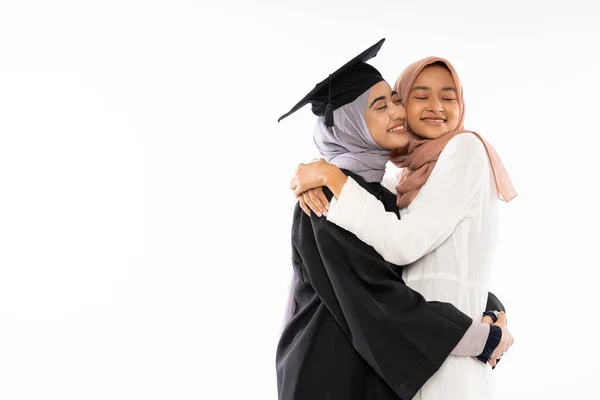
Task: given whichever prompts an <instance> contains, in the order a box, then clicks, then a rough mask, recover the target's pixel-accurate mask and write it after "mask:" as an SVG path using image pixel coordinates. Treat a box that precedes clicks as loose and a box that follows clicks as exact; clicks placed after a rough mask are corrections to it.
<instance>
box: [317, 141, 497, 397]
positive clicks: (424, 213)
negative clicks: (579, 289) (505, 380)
mask: <svg viewBox="0 0 600 400" xmlns="http://www.w3.org/2000/svg"><path fill="white" fill-rule="evenodd" d="M389 182H390V179H388V180H387V182H385V183H389ZM396 182H397V181H396ZM386 186H387V185H386ZM392 186H395V184H394V185H392ZM497 203H498V194H497V190H496V185H495V182H494V177H493V173H492V170H491V167H490V164H489V160H488V156H487V152H486V150H485V147H484V146H483V143H482V142H481V141H480V140H479V139H477V137H475V136H474V135H473V134H470V133H463V134H460V135H457V136H456V137H454V138H453V139H451V140H450V141H449V142H448V144H447V145H446V147H445V148H444V150H443V151H442V153H441V154H440V156H439V159H438V161H437V163H436V165H435V167H434V169H433V171H432V172H431V175H430V176H429V178H428V179H427V182H426V183H425V184H424V185H423V187H422V188H421V190H420V191H419V193H418V195H417V197H416V198H415V200H413V202H412V203H411V204H410V205H409V206H408V207H407V208H406V209H403V210H401V211H400V215H401V219H398V218H397V217H396V215H395V214H394V213H392V212H386V211H385V209H384V208H383V204H381V202H379V200H377V199H376V198H375V197H374V196H372V195H370V194H369V193H368V192H367V191H366V190H364V189H363V188H362V187H361V186H360V185H358V183H356V181H354V180H353V179H351V178H348V181H347V182H346V184H344V187H343V189H342V192H341V193H340V196H339V198H338V199H335V198H334V199H332V201H331V204H330V207H329V210H328V214H327V219H328V220H329V221H331V222H333V223H335V224H336V225H338V226H340V227H342V228H344V229H346V230H348V231H350V232H352V233H354V234H355V235H356V236H357V237H358V238H359V239H360V240H362V241H363V242H365V243H367V244H368V245H370V246H372V247H373V248H374V249H375V250H376V251H377V252H378V253H379V254H380V255H381V256H382V257H383V258H384V259H385V260H386V261H389V262H391V263H393V264H398V265H408V266H407V267H406V268H404V271H403V275H402V277H403V279H404V280H405V282H406V284H407V285H408V286H409V287H411V288H412V289H414V290H416V291H417V292H419V293H421V294H422V295H423V296H424V297H425V299H427V300H428V301H442V302H447V303H451V304H453V305H455V306H456V307H457V308H458V309H459V310H461V311H462V312H463V313H465V314H467V315H468V316H470V317H471V318H473V319H474V321H479V320H480V319H481V315H482V313H483V311H485V306H486V303H487V295H488V291H489V277H490V269H491V265H492V257H493V253H494V249H495V243H496V231H497ZM409 264H410V265H409ZM489 372H490V368H489V366H488V365H486V364H483V363H480V362H479V361H477V360H475V359H472V358H471V357H457V356H449V358H448V359H447V360H446V361H445V362H444V364H443V365H442V368H440V370H439V371H438V372H437V373H436V374H435V375H434V376H433V377H432V378H431V379H430V380H429V381H428V382H427V384H426V385H425V386H424V387H423V388H422V389H421V391H420V392H419V394H418V395H417V396H416V397H415V399H439V398H444V399H454V398H456V399H486V398H489V396H490V387H489V384H490V382H489Z"/></svg>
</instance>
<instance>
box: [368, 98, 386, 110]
mask: <svg viewBox="0 0 600 400" xmlns="http://www.w3.org/2000/svg"><path fill="white" fill-rule="evenodd" d="M379 100H385V96H379V97H378V98H376V99H375V100H373V101H372V102H371V104H370V105H369V108H371V107H373V105H374V104H375V103H377V102H378V101H379Z"/></svg>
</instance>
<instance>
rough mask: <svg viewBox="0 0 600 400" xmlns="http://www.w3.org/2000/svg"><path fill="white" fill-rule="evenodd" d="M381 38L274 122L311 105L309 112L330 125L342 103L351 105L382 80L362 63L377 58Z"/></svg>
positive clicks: (377, 72)
mask: <svg viewBox="0 0 600 400" xmlns="http://www.w3.org/2000/svg"><path fill="white" fill-rule="evenodd" d="M384 41H385V39H381V40H380V41H379V42H377V43H375V44H374V45H373V46H371V47H369V48H368V49H367V50H365V51H363V52H362V53H360V54H359V55H358V56H356V57H354V58H353V59H352V60H350V61H349V62H348V63H346V64H345V65H344V66H343V67H341V68H340V69H338V70H337V71H335V72H334V73H333V74H331V75H329V76H328V77H327V78H325V79H324V80H323V81H321V82H319V83H317V84H316V86H315V87H314V89H313V90H311V91H310V92H309V93H308V94H307V95H306V96H304V98H303V99H302V100H300V102H299V103H298V104H296V105H295V106H294V107H292V109H291V110H290V111H289V112H287V113H286V114H284V115H282V116H281V117H279V119H278V120H277V122H279V121H281V120H282V119H284V118H285V117H287V116H289V115H291V114H293V113H295V112H296V111H298V110H299V109H301V108H302V107H304V106H305V105H306V104H307V103H311V104H312V112H313V113H314V114H315V115H317V116H319V117H322V116H325V125H326V126H327V127H331V126H333V111H334V110H337V109H338V108H340V107H341V106H343V105H344V104H348V103H351V102H353V101H354V100H356V99H357V98H358V96H360V95H361V94H363V93H364V92H365V91H367V89H369V88H370V87H371V86H373V85H375V84H376V83H379V82H381V81H383V77H382V76H381V74H380V73H379V71H377V70H376V69H375V68H374V67H373V66H371V65H369V64H367V63H366V61H368V60H370V59H371V58H373V57H375V56H376V55H377V52H378V51H379V49H381V46H382V45H383V42H384Z"/></svg>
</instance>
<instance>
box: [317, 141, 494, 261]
mask: <svg viewBox="0 0 600 400" xmlns="http://www.w3.org/2000/svg"><path fill="white" fill-rule="evenodd" d="M488 173H489V162H488V158H487V154H486V152H485V148H484V146H483V144H482V143H481V141H480V140H479V139H477V138H476V137H475V136H474V135H472V134H470V133H465V134H460V135H457V136H456V137H454V138H453V139H452V140H450V142H448V144H447V145H446V148H445V149H444V150H443V152H442V153H441V154H440V157H439V159H438V161H437V164H436V166H435V167H434V169H433V171H432V173H431V175H430V176H429V179H428V180H427V183H426V184H425V185H424V186H423V187H422V188H421V190H420V192H419V194H418V197H419V207H416V208H415V209H414V210H413V209H410V207H409V209H408V210H407V211H408V212H407V213H405V214H404V215H403V218H402V219H401V220H399V219H398V218H397V217H396V215H395V214H394V213H392V212H386V211H385V209H384V208H383V204H381V202H380V201H379V200H377V199H376V198H375V197H374V196H372V195H371V194H369V193H368V192H367V191H366V190H364V189H363V188H362V187H361V186H360V185H358V183H356V181H354V180H353V179H351V178H348V181H347V182H346V183H345V184H344V187H343V189H342V192H341V193H340V196H339V198H338V199H333V200H332V202H331V204H330V207H329V211H328V214H327V219H328V220H329V221H331V222H333V223H334V224H336V225H338V226H340V227H342V228H344V229H346V230H348V231H350V232H352V233H354V234H355V235H356V236H357V237H358V238H359V239H360V240H362V241H363V242H365V243H367V244H368V245H370V246H372V247H373V248H374V249H375V250H376V251H377V252H378V253H379V254H380V255H381V256H382V257H383V258H384V259H385V260H386V261H389V262H391V263H393V264H397V265H407V264H410V263H412V262H414V261H416V260H417V259H419V258H421V257H423V256H424V255H426V254H428V253H429V252H430V251H432V250H433V249H435V248H436V247H437V246H439V245H440V244H442V243H443V242H444V241H445V240H446V239H447V238H448V237H449V236H450V235H451V234H452V232H453V231H454V229H455V228H456V226H457V225H458V224H459V223H460V221H462V220H463V219H464V218H468V217H469V211H470V210H469V207H470V205H471V201H472V199H473V198H474V196H475V194H476V193H477V191H478V190H479V189H480V188H481V187H482V185H483V183H484V182H487V181H486V179H484V178H486V177H487V174H488Z"/></svg>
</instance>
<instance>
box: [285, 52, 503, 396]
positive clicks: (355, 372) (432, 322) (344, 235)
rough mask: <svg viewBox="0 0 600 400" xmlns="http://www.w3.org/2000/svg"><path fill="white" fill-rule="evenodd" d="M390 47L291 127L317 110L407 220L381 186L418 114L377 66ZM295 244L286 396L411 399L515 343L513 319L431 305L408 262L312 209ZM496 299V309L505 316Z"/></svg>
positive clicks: (347, 160)
mask: <svg viewBox="0 0 600 400" xmlns="http://www.w3.org/2000/svg"><path fill="white" fill-rule="evenodd" d="M382 44H383V40H381V41H380V42H378V43H377V44H375V45H374V46H372V47H371V48H369V49H367V50H366V51H365V52H363V53H361V54H360V55H359V56H357V57H355V58H354V59H353V60H351V61H350V62H349V63H347V64H346V65H344V66H343V67H342V68H340V69H339V70H338V71H336V72H335V73H333V74H331V75H330V76H329V77H328V78H327V79H325V80H324V81H322V82H320V83H319V84H317V85H316V87H315V88H314V89H313V90H312V91H311V92H310V93H309V94H308V95H307V96H306V97H305V98H304V99H302V100H301V101H300V102H299V103H298V104H297V105H296V106H295V107H294V108H292V110H291V111H290V112H289V113H287V114H285V115H284V116H282V117H281V118H280V120H281V119H283V118H285V117H287V116H288V115H290V114H291V113H293V112H295V111H297V110H298V109H299V108H301V107H302V106H304V105H305V104H308V103H311V104H312V111H313V113H314V114H315V115H317V116H318V121H317V125H316V128H315V134H314V136H315V142H316V144H317V146H319V148H320V149H322V151H327V152H328V153H329V154H331V155H333V156H332V157H331V159H332V160H333V159H335V162H336V163H337V164H336V165H338V166H340V167H341V168H344V172H345V173H346V174H347V175H348V176H350V177H352V178H353V182H355V183H356V184H358V185H359V186H360V187H361V188H362V189H364V190H365V191H366V192H367V193H369V194H370V195H373V196H375V197H376V198H377V199H378V202H379V203H380V204H381V205H382V207H383V208H384V209H385V210H387V211H389V212H393V213H395V215H396V216H398V207H397V205H396V196H395V195H394V194H392V193H391V192H389V191H388V190H387V189H385V188H383V187H382V186H381V185H380V182H381V178H382V176H383V171H384V166H385V163H386V162H387V160H388V157H389V151H390V150H392V149H397V148H401V147H403V146H405V145H406V143H407V141H406V137H405V133H406V126H405V118H406V114H405V111H404V108H403V107H402V105H401V104H400V98H399V97H398V96H397V94H396V93H395V92H392V90H391V88H390V87H389V85H388V84H387V83H386V82H385V81H384V80H383V78H382V76H381V74H380V73H379V72H378V71H377V70H376V69H375V68H373V67H372V66H370V65H369V64H366V61H367V60H369V59H370V58H372V57H374V56H375V55H376V54H377V52H378V51H379V49H380V48H381V45H382ZM332 162H333V161H332ZM326 195H327V197H328V199H329V200H331V197H332V194H331V192H329V191H327V190H326ZM292 247H293V254H292V260H293V268H294V280H295V282H294V285H293V293H292V294H293V307H292V308H293V311H292V314H291V316H290V318H289V320H288V321H287V324H286V326H285V328H284V330H283V332H282V335H281V338H280V341H279V344H278V347H277V356H276V361H277V383H278V393H279V398H280V399H286V400H288V399H306V400H308V399H310V400H313V399H340V400H342V399H344V400H346V399H361V400H362V399H398V398H400V399H411V398H412V397H413V396H414V395H415V394H416V393H417V392H418V391H419V389H420V388H421V387H422V386H423V385H424V384H425V382H426V381H427V380H428V379H429V378H430V377H431V376H432V375H434V373H435V372H436V371H437V370H438V369H439V368H440V366H441V365H442V364H443V362H444V360H446V358H447V357H448V356H449V355H450V354H451V353H453V354H456V355H458V356H477V355H479V356H480V357H482V358H483V359H484V361H486V360H487V357H489V355H490V354H491V353H492V352H493V351H494V350H495V348H496V347H497V346H499V345H500V344H501V343H502V340H506V337H507V336H510V334H508V331H506V325H505V320H503V319H501V320H499V321H498V325H494V326H492V327H490V326H489V325H487V324H484V323H480V322H478V321H474V320H473V319H472V318H471V317H469V316H467V315H465V314H463V313H462V312H460V311H459V310H458V309H457V308H455V307H454V306H453V305H451V304H447V303H441V302H427V301H425V299H424V298H423V296H421V295H420V294H419V293H417V292H416V291H414V290H412V289H410V288H409V287H407V286H406V284H405V283H404V281H403V280H402V278H401V274H402V271H401V268H400V267H398V266H396V265H393V264H391V263H389V262H386V261H385V260H384V259H383V258H382V257H381V256H380V255H379V254H377V252H376V251H375V250H374V249H373V248H372V247H370V246H368V245H366V244H365V243H363V242H362V241H361V240H360V239H358V238H357V237H356V236H355V235H354V234H352V233H350V232H348V231H346V230H344V229H342V228H340V227H338V226H336V225H335V224H332V223H331V222H329V221H327V219H325V218H319V217H318V216H317V215H315V214H312V215H311V216H308V215H307V214H305V213H304V212H302V210H301V209H300V206H297V207H296V209H295V212H294V218H293V226H292ZM490 297H491V300H492V301H491V302H490V307H491V308H492V309H496V310H497V309H502V306H501V304H500V303H499V302H497V299H495V298H494V297H493V296H490ZM503 337H504V339H503Z"/></svg>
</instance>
